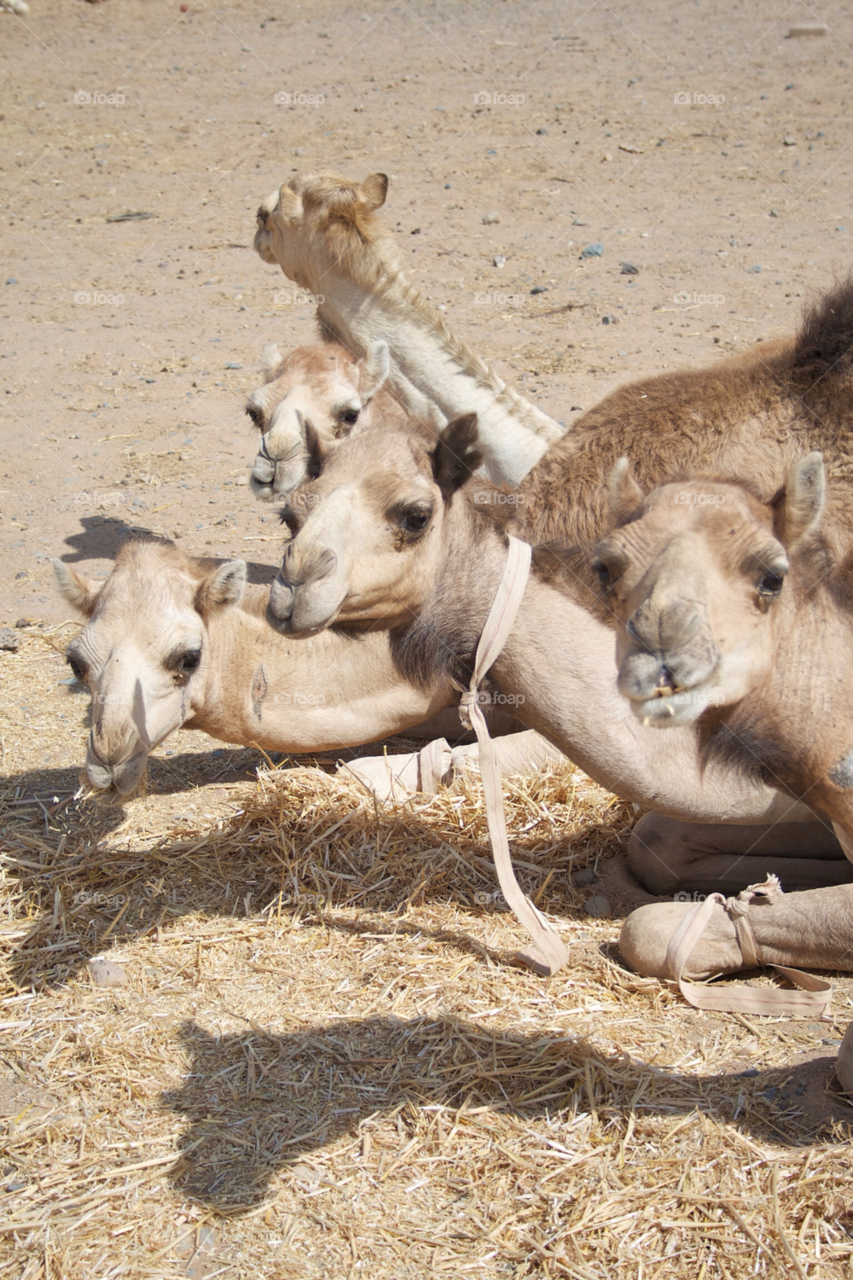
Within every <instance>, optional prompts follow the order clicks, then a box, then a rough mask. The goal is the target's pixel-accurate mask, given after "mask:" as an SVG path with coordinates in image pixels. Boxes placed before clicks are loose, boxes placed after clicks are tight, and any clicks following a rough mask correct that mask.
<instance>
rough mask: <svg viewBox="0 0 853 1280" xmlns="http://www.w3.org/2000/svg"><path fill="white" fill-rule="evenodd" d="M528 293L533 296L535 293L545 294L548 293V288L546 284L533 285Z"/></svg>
mask: <svg viewBox="0 0 853 1280" xmlns="http://www.w3.org/2000/svg"><path fill="white" fill-rule="evenodd" d="M530 292H531V293H533V294H536V293H547V292H548V286H547V284H535V285H534V286H533V288H532V289H531V290H530Z"/></svg>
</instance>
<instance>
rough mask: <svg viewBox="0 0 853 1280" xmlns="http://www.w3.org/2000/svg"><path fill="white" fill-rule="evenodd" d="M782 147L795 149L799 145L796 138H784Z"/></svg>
mask: <svg viewBox="0 0 853 1280" xmlns="http://www.w3.org/2000/svg"><path fill="white" fill-rule="evenodd" d="M782 145H783V146H785V147H795V146H796V145H797V139H796V138H783V139H782Z"/></svg>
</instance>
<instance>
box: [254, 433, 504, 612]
mask: <svg viewBox="0 0 853 1280" xmlns="http://www.w3.org/2000/svg"><path fill="white" fill-rule="evenodd" d="M480 460H481V458H480V454H479V452H478V451H477V449H476V419H475V418H474V417H473V415H468V416H467V417H464V418H459V419H457V420H455V421H454V422H451V423H449V424H448V426H447V427H446V428H445V429H444V431H443V432H442V433H441V435H440V436H438V437H436V436H434V435H433V434H432V433H431V432H430V431H429V430H428V429H426V428H419V427H418V426H417V424H412V426H411V428H410V429H409V430H408V431H406V432H403V431H393V430H392V431H388V430H381V429H378V428H374V429H373V430H372V431H366V432H365V433H364V434H363V435H359V436H355V437H351V438H350V439H349V440H348V441H347V442H346V443H345V444H344V445H342V447H341V448H340V449H338V450H337V452H336V453H335V454H334V455H333V456H332V457H331V458H330V460H329V462H328V464H327V466H326V468H325V470H324V471H323V474H322V475H321V476H320V477H319V478H318V479H317V480H315V481H314V482H313V483H311V484H309V485H306V486H304V487H303V488H301V489H299V490H297V491H296V492H295V493H294V494H293V495H292V497H291V501H290V504H289V506H288V507H287V508H285V511H284V513H283V519H284V520H285V522H286V523H287V524H288V525H289V527H290V529H291V532H292V533H293V535H294V536H293V540H292V541H291V542H290V544H289V545H288V547H287V549H286V551H285V553H284V558H283V561H282V566H281V569H280V571H279V573H278V576H277V577H276V580H275V582H274V583H273V586H272V590H271V592H270V621H271V622H272V624H273V625H274V626H277V627H279V629H281V630H283V631H313V630H317V629H318V628H320V627H324V626H328V625H329V624H330V623H332V622H349V623H354V622H359V621H362V620H365V619H370V620H371V621H377V620H381V621H382V622H383V623H385V624H388V625H396V624H402V623H405V622H407V621H408V620H410V619H411V617H412V614H413V613H414V612H416V611H417V610H418V609H419V608H420V606H421V604H422V603H423V601H424V600H425V599H426V598H427V597H428V596H429V594H430V593H431V591H432V590H433V588H434V585H435V581H436V573H437V572H438V569H439V567H440V560H441V545H442V536H443V527H444V516H445V511H446V507H447V505H448V504H449V503H450V502H451V501H452V500H453V495H454V493H455V491H456V489H458V488H459V487H460V485H462V484H463V483H464V482H465V480H467V479H468V478H469V476H470V475H471V473H472V471H473V470H475V469H476V467H478V466H479V464H480Z"/></svg>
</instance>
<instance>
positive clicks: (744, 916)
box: [666, 876, 832, 1018]
mask: <svg viewBox="0 0 853 1280" xmlns="http://www.w3.org/2000/svg"><path fill="white" fill-rule="evenodd" d="M781 896H782V886H781V885H780V883H779V880H778V878H777V877H776V876H769V877H768V878H767V880H765V881H764V883H763V884H751V885H750V886H749V888H747V889H743V890H742V891H741V892H740V893H739V894H738V896H737V897H736V898H725V897H724V896H723V895H722V894H721V893H709V894H708V896H707V898H706V899H705V900H704V902H700V903H699V904H698V905H697V906H695V907H694V908H693V910H692V911H689V912H688V913H687V915H686V916H685V917H684V919H683V920H682V922H681V924H680V925H679V926H678V928H677V929H676V931H675V933H674V934H673V935H672V938H671V939H670V942H669V946H668V947H667V951H666V964H667V968H668V970H669V973H670V977H672V978H674V979H675V981H676V982H677V983H678V986H679V990H680V991H681V994H682V995H683V996H684V999H685V1000H686V1001H687V1003H688V1004H692V1005H693V1007H694V1008H695V1009H712V1010H716V1011H717V1012H718V1013H768V1014H782V1013H787V1014H795V1015H799V1016H800V1017H811V1018H815V1017H821V1016H822V1015H823V1014H824V1013H826V1012H827V1010H828V1007H829V1003H830V1001H831V1000H832V984H831V983H829V982H826V981H825V980H824V979H823V978H816V977H814V975H813V974H811V973H803V972H802V971H801V970H800V969H789V968H787V967H786V966H784V965H781V964H774V965H772V966H771V967H772V968H773V969H775V970H776V971H777V972H778V973H781V974H782V976H783V977H785V978H788V979H789V981H791V982H793V983H794V985H795V986H797V987H800V988H801V990H799V991H784V990H782V988H780V987H748V986H746V985H745V984H743V983H735V984H733V985H731V986H725V987H724V986H719V985H717V984H716V983H715V984H714V985H713V986H706V985H704V984H700V983H695V982H687V981H685V979H684V978H682V976H681V975H682V974H683V972H684V970H685V968H686V966H687V961H688V960H689V959H690V955H691V953H692V951H693V948H694V947H695V946H696V944H697V943H698V942H699V941H700V939H701V937H702V935H703V934H704V932H705V928H706V926H707V924H708V921H709V920H710V918H711V915H712V913H713V911H714V909H715V908H716V907H722V908H723V909H724V910H725V911H726V913H727V915H728V916H729V918H730V919H731V920H732V922H733V924H734V926H735V933H736V934H737V940H738V942H739V944H740V949H741V954H742V955H743V959H744V963H745V965H747V966H748V967H749V968H764V967H765V966H766V962H765V960H764V958H763V957H762V955H761V948H760V947H759V945H758V942H757V941H756V937H755V933H754V932H753V928H752V924H751V923H750V920H749V911H750V908H751V907H752V905H753V902H754V901H755V899H758V901H757V903H756V909H759V910H760V908H761V907H762V906H766V905H768V904H770V903H772V902H773V900H774V899H778V898H781Z"/></svg>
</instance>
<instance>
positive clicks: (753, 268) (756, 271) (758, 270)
mask: <svg viewBox="0 0 853 1280" xmlns="http://www.w3.org/2000/svg"><path fill="white" fill-rule="evenodd" d="M749 269H750V271H751V272H752V274H753V275H756V276H760V275H761V266H760V265H759V263H757V262H756V263H753V265H752V266H751V267H750V268H749Z"/></svg>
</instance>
